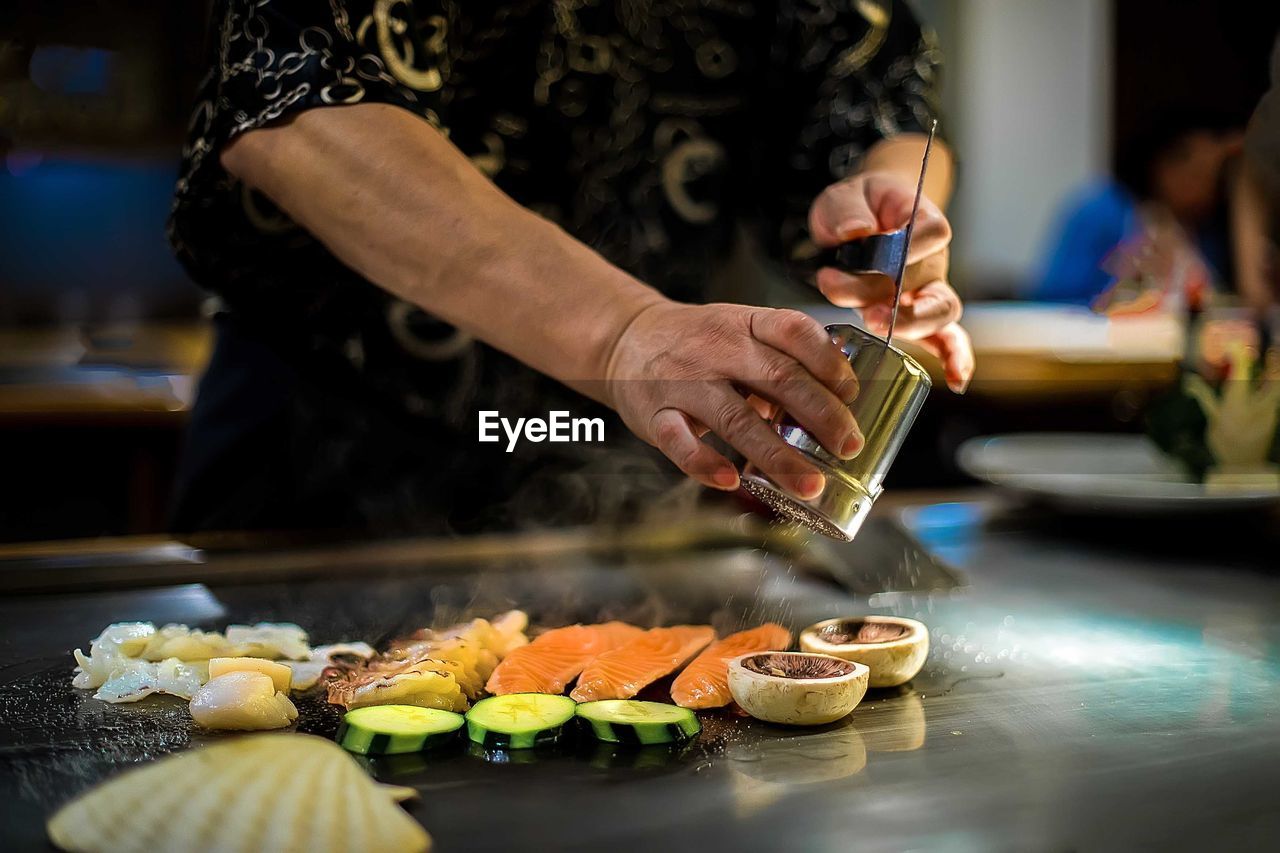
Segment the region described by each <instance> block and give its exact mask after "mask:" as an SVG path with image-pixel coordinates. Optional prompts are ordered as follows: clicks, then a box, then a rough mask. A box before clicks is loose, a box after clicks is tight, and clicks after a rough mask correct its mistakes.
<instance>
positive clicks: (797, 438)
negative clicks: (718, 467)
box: [742, 323, 932, 541]
mask: <svg viewBox="0 0 1280 853" xmlns="http://www.w3.org/2000/svg"><path fill="white" fill-rule="evenodd" d="M827 331H828V332H829V333H830V334H831V340H832V342H833V343H834V344H835V345H836V346H838V347H840V351H841V352H842V353H844V355H845V357H846V358H848V359H849V364H850V365H852V366H853V371H854V374H855V375H856V376H857V377H858V383H859V392H858V397H857V399H855V400H854V401H853V403H851V404H850V406H849V410H850V411H851V412H853V416H854V418H855V419H856V420H857V421H858V426H859V427H860V428H861V430H862V434H863V436H864V437H865V438H866V444H865V445H864V446H863V448H862V452H861V453H859V454H858V455H857V456H856V457H854V458H853V459H849V460H844V459H840V458H838V457H836V456H833V455H832V454H830V453H828V452H827V451H826V450H825V449H824V448H823V447H822V445H821V444H819V443H818V440H817V439H815V438H814V437H813V436H812V435H810V434H809V433H808V432H807V431H806V430H805V429H804V427H802V426H800V425H799V424H798V423H796V422H795V421H794V420H793V419H792V418H791V417H790V416H789V415H787V414H786V413H780V414H779V415H777V416H776V417H775V418H774V420H773V424H772V425H773V427H774V428H775V429H776V430H777V431H778V435H780V436H781V437H782V440H783V441H785V442H786V443H787V444H790V445H791V446H792V447H794V448H796V449H797V450H799V451H800V452H801V453H803V454H804V455H805V456H806V457H808V459H809V460H810V461H811V462H813V464H814V465H816V466H817V467H818V469H819V470H820V471H822V474H823V476H824V477H826V480H827V484H826V487H825V488H824V489H823V490H822V494H820V495H818V497H816V498H814V499H812V500H808V501H802V500H800V499H799V498H796V497H793V496H792V495H790V494H787V493H786V492H784V491H782V489H780V488H779V487H778V486H777V485H776V484H775V483H774V482H773V481H772V480H770V479H769V478H768V477H767V476H765V474H764V473H762V472H761V471H760V470H759V469H758V468H756V467H755V466H754V465H747V467H746V468H745V470H744V471H743V476H742V487H743V488H744V489H746V490H747V491H748V492H750V493H751V494H752V495H754V496H755V497H757V498H759V499H760V500H761V501H763V502H764V503H765V504H767V505H768V506H769V507H770V508H771V509H773V510H774V511H775V512H777V513H778V514H779V515H782V516H784V517H786V518H788V519H790V520H792V521H797V522H799V523H801V524H803V525H805V526H806V527H808V528H810V529H813V530H817V531H819V532H821V533H825V534H826V535H828V536H831V537H833V538H835V539H842V540H845V541H849V540H852V539H853V537H854V536H855V535H856V534H857V532H858V529H859V528H860V527H862V523H863V522H864V521H865V520H866V518H867V514H868V513H869V512H870V511H871V505H872V504H873V503H875V500H876V498H877V497H879V496H880V493H881V492H882V491H883V490H884V488H883V485H882V484H883V482H884V478H885V475H886V474H887V473H888V472H889V466H890V465H892V464H893V460H894V458H895V457H896V456H897V455H898V451H899V450H900V449H901V448H902V443H903V441H904V440H905V439H906V437H907V433H908V432H910V431H911V426H912V424H913V423H914V422H915V419H916V416H917V415H918V414H919V413H920V409H921V408H923V406H924V401H925V398H926V397H927V396H928V395H929V389H930V387H931V386H932V383H931V382H930V380H929V374H928V372H927V371H926V370H925V369H924V368H923V367H921V366H920V364H919V363H918V362H917V361H916V360H915V359H913V358H912V357H911V356H909V355H907V354H906V353H904V352H903V351H902V350H900V349H898V348H897V347H894V346H891V345H890V344H888V343H887V342H885V340H884V339H883V338H880V337H877V336H875V335H873V334H871V333H870V332H867V331H865V330H863V329H860V328H858V327H857V326H851V325H848V324H844V323H841V324H837V325H832V326H827Z"/></svg>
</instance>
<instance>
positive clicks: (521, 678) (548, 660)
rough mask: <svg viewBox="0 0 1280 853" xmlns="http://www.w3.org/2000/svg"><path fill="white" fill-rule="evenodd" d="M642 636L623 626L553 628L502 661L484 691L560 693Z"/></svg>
mask: <svg viewBox="0 0 1280 853" xmlns="http://www.w3.org/2000/svg"><path fill="white" fill-rule="evenodd" d="M643 633H644V629H643V628H637V627H635V626H634V625H628V624H627V623H625V622H605V623H604V624H602V625H570V626H568V627H567V628H553V629H552V630H550V631H547V632H546V633H545V634H542V635H541V636H539V637H537V638H536V639H534V641H533V642H532V643H529V644H528V645H527V646H521V647H520V648H518V649H515V650H514V651H512V652H511V653H509V654H508V655H507V656H506V657H505V658H503V660H502V663H500V664H498V668H497V669H495V670H494V671H493V674H492V675H491V676H489V681H488V683H487V684H485V689H486V690H488V691H489V692H490V693H493V694H495V695H499V696H501V695H502V694H504V693H563V692H564V688H565V686H566V685H568V683H569V682H570V681H573V679H575V678H577V677H578V673H580V672H582V670H583V669H585V668H586V666H587V664H589V663H591V662H592V661H593V660H595V659H596V658H597V657H598V656H600V655H601V654H603V653H604V652H607V651H609V650H610V649H615V648H617V647H618V646H621V645H622V644H624V643H626V642H628V641H629V640H633V639H635V638H636V637H639V636H640V635H641V634H643Z"/></svg>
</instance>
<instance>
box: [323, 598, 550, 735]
mask: <svg viewBox="0 0 1280 853" xmlns="http://www.w3.org/2000/svg"><path fill="white" fill-rule="evenodd" d="M528 624H529V617H527V616H526V615H525V614H524V613H523V612H522V611H519V610H512V611H510V612H508V613H504V614H502V615H501V616H498V617H497V618H496V619H494V620H493V621H492V622H490V621H489V620H487V619H472V620H471V621H470V622H464V623H462V624H460V625H454V626H453V627H451V628H446V629H444V630H440V631H436V630H432V629H429V628H425V629H423V630H421V631H418V632H416V633H415V634H413V635H412V636H411V637H409V638H407V639H405V640H401V641H399V642H397V643H394V644H393V645H392V646H391V648H389V649H387V650H386V651H385V652H383V653H382V654H380V655H375V656H374V657H372V658H370V659H369V660H368V661H366V662H364V663H362V664H359V665H356V666H337V667H334V668H333V669H332V670H330V671H329V675H330V680H329V701H330V702H331V703H333V704H335V705H342V706H344V707H347V708H356V707H362V706H366V705H387V704H400V705H418V706H421V707H427V708H440V709H442V710H445V711H465V710H466V709H467V708H468V707H470V704H471V701H473V700H475V699H478V698H480V696H481V695H482V694H483V693H484V684H485V681H487V680H488V678H489V676H490V675H492V674H493V670H494V668H495V667H496V666H497V665H498V663H499V661H501V659H502V658H503V657H505V656H506V655H507V654H508V653H509V652H510V651H512V650H514V649H517V648H520V647H521V646H523V645H524V644H525V643H527V642H528V638H527V637H525V635H524V629H525V627H526V626H527V625H528Z"/></svg>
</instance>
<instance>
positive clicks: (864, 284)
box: [814, 267, 894, 308]
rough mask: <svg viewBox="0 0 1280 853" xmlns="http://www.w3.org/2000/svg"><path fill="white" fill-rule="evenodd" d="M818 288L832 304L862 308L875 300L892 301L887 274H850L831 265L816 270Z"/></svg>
mask: <svg viewBox="0 0 1280 853" xmlns="http://www.w3.org/2000/svg"><path fill="white" fill-rule="evenodd" d="M814 281H815V283H816V284H817V285H818V290H819V291H821V292H822V295H823V296H825V297H827V300H828V301H830V302H831V304H832V305H839V306H840V307H841V308H863V307H865V306H867V305H874V304H875V303H877V302H892V301H893V290H894V287H893V279H891V278H889V276H887V275H877V274H875V273H872V274H869V275H850V274H849V273H847V272H841V271H840V270H838V269H834V268H832V267H823V268H822V269H820V270H818V275H817V277H816V278H815V280H814Z"/></svg>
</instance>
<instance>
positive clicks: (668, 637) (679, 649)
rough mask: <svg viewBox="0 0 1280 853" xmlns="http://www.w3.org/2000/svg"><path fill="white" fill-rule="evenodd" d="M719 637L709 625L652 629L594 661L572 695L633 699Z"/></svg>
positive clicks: (581, 698) (584, 698)
mask: <svg viewBox="0 0 1280 853" xmlns="http://www.w3.org/2000/svg"><path fill="white" fill-rule="evenodd" d="M715 638H716V632H715V631H714V630H713V629H712V628H711V626H709V625H677V626H675V627H674V628H651V629H650V630H648V631H645V632H644V633H643V634H641V635H640V636H638V637H636V638H635V639H633V640H630V641H628V642H626V643H624V644H623V645H621V646H618V648H616V649H614V650H612V651H608V652H605V653H604V654H602V655H600V657H598V658H596V659H595V660H593V661H592V662H591V663H590V664H589V665H588V666H587V668H586V669H584V670H583V671H582V675H581V677H579V678H578V686H577V687H575V688H574V689H573V692H572V693H570V694H569V695H570V696H571V697H573V698H574V699H575V700H577V701H578V702H590V701H592V700H595V699H630V698H631V697H632V696H634V695H636V694H637V693H639V692H640V691H641V690H642V689H644V687H645V686H646V685H648V684H652V683H653V682H655V681H657V680H658V679H659V678H662V676H664V675H666V674H667V673H669V672H672V671H673V670H676V669H679V668H680V667H682V666H684V664H685V663H686V662H687V661H688V660H689V659H690V658H691V657H693V656H694V655H696V654H697V653H698V652H700V651H702V649H703V648H705V647H706V645H707V644H708V643H710V642H711V641H712V640H714V639H715Z"/></svg>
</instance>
